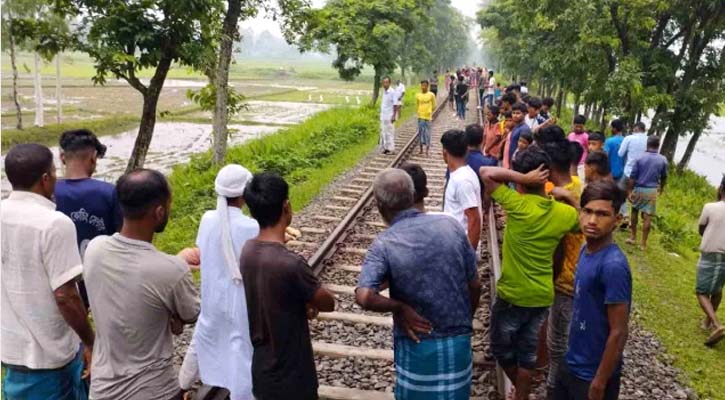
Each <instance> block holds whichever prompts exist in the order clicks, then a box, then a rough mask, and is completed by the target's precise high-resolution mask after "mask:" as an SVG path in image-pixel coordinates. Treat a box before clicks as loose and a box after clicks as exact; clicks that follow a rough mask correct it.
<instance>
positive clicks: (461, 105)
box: [456, 75, 468, 121]
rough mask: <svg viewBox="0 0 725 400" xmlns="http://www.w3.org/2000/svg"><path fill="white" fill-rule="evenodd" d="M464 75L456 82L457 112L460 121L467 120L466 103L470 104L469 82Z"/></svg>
mask: <svg viewBox="0 0 725 400" xmlns="http://www.w3.org/2000/svg"><path fill="white" fill-rule="evenodd" d="M464 79H465V78H464V77H463V75H461V76H459V77H458V83H457V84H456V113H457V115H458V119H459V120H460V121H465V120H466V105H467V104H468V83H466V81H465V80H464Z"/></svg>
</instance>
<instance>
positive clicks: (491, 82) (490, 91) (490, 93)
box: [483, 70, 496, 106]
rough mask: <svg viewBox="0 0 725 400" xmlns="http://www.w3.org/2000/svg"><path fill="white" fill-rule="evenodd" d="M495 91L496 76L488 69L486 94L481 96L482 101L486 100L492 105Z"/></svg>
mask: <svg viewBox="0 0 725 400" xmlns="http://www.w3.org/2000/svg"><path fill="white" fill-rule="evenodd" d="M495 93H496V78H494V76H493V70H489V71H488V83H487V84H486V95H485V96H483V98H484V102H485V100H488V105H489V106H492V105H493V100H494V97H495Z"/></svg>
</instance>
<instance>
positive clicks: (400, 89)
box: [395, 80, 405, 120]
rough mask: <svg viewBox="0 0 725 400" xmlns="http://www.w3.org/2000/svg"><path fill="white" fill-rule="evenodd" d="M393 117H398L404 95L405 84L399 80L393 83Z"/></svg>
mask: <svg viewBox="0 0 725 400" xmlns="http://www.w3.org/2000/svg"><path fill="white" fill-rule="evenodd" d="M395 92H396V94H395V119H396V120H398V119H400V110H401V109H402V108H403V97H405V85H403V82H401V81H400V80H398V81H396V83H395Z"/></svg>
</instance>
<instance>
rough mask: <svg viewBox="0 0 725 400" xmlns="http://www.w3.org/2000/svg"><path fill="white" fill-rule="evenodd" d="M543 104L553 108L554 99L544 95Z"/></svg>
mask: <svg viewBox="0 0 725 400" xmlns="http://www.w3.org/2000/svg"><path fill="white" fill-rule="evenodd" d="M541 104H543V105H545V106H547V107H549V108H551V107H554V99H553V98H551V97H544V99H543V100H541Z"/></svg>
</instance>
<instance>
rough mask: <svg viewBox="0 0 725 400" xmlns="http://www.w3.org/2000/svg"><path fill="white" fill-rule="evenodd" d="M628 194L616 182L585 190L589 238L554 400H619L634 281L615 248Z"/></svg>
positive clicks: (583, 217) (583, 218)
mask: <svg viewBox="0 0 725 400" xmlns="http://www.w3.org/2000/svg"><path fill="white" fill-rule="evenodd" d="M623 202H624V194H623V193H622V191H621V190H619V188H617V185H616V184H615V183H614V182H604V181H601V182H595V183H592V184H590V185H587V187H586V188H585V189H584V193H582V197H581V211H580V213H579V224H580V225H581V229H582V232H584V237H585V238H586V246H584V247H583V248H582V249H581V255H580V256H579V264H578V266H577V272H576V280H575V288H576V292H575V294H574V307H573V310H574V312H573V318H572V321H571V330H570V334H569V351H568V352H567V354H566V362H565V363H562V364H561V368H559V374H558V376H557V378H556V387H555V389H554V399H555V400H581V399H592V400H600V399H606V400H616V399H617V398H618V397H619V386H620V379H621V372H622V352H623V351H624V345H625V344H626V343H627V335H628V327H627V325H628V322H629V309H630V304H631V303H632V276H631V274H630V270H629V263H628V262H627V257H626V256H625V255H624V253H622V250H621V249H620V248H619V246H617V244H616V243H614V240H613V238H612V232H614V230H615V229H617V226H618V225H619V220H620V219H621V217H620V216H619V207H620V206H621V205H622V203H623Z"/></svg>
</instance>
